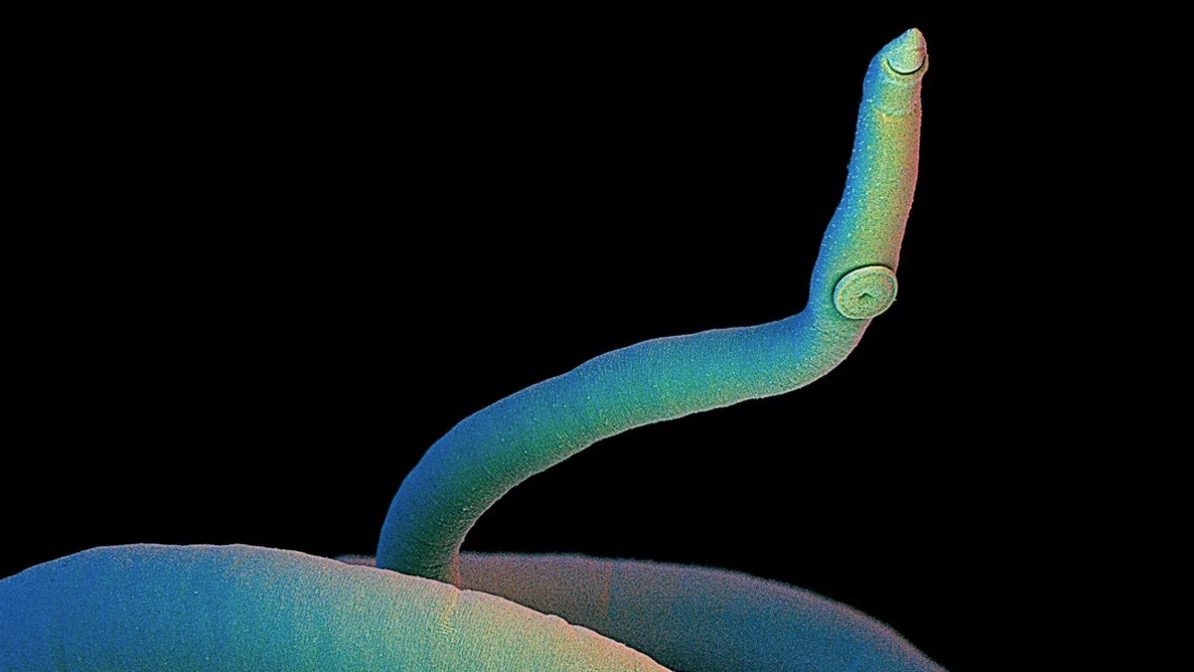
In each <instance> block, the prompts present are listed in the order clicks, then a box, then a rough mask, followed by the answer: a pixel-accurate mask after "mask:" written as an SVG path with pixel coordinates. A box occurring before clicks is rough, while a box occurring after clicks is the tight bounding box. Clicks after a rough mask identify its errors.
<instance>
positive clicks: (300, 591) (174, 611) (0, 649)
mask: <svg viewBox="0 0 1194 672" xmlns="http://www.w3.org/2000/svg"><path fill="white" fill-rule="evenodd" d="M0 670H3V671H4V672H18V671H19V672H43V671H45V672H50V671H55V672H59V671H66V670H70V671H75V670H77V671H79V672H141V671H144V672H158V671H159V670H175V671H178V672H190V671H192V670H194V671H195V672H198V671H200V670H221V671H225V670H227V671H232V670H244V671H245V672H260V671H262V670H288V671H292V672H305V671H308V670H309V671H311V672H317V671H318V672H325V671H328V670H370V671H372V670H378V671H381V670H428V671H430V670H460V671H461V672H509V671H510V670H559V671H560V672H589V671H591V670H611V671H617V672H667V670H666V668H664V667H662V666H660V665H659V664H657V663H655V662H653V661H651V660H650V659H649V658H647V657H646V656H644V655H643V654H641V653H639V652H637V651H634V650H632V649H630V648H629V647H627V646H624V645H622V644H619V643H618V642H615V641H613V640H610V639H607V638H605V637H602V636H601V635H598V634H596V633H594V632H592V631H591V630H588V629H585V628H583V627H577V626H572V625H568V624H567V623H565V622H564V621H563V620H562V619H561V618H559V617H558V616H547V615H544V614H541V613H539V612H536V611H533V610H531V609H529V608H527V607H524V606H521V605H518V604H514V603H513V602H510V601H508V600H506V599H503V598H500V597H497V596H494V595H489V594H486V593H480V592H476V591H470V590H460V589H459V588H456V587H455V586H451V585H448V584H446V583H440V582H438V581H430V580H428V579H423V578H419V577H413V576H404V575H402V574H397V573H395V572H387V571H382V570H378V569H373V568H370V567H354V566H350V565H346V564H344V563H341V562H338V561H336V560H329V559H327V558H317V557H313V556H310V555H306V554H303V553H298V552H296V551H282V550H277V549H271V548H257V547H253V546H156V545H148V544H146V545H137V546H114V547H108V548H97V549H92V550H90V551H84V552H82V553H77V554H75V555H71V556H67V557H65V558H61V559H58V560H55V561H53V562H48V563H45V564H42V565H38V566H36V567H33V568H30V569H27V570H25V571H24V572H21V573H20V574H17V575H16V576H13V577H10V578H8V579H5V580H4V581H0Z"/></svg>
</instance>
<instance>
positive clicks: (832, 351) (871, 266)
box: [377, 29, 928, 583]
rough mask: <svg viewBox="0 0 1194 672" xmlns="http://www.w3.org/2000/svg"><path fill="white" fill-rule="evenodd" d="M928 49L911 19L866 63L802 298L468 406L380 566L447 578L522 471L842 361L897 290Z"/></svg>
mask: <svg viewBox="0 0 1194 672" xmlns="http://www.w3.org/2000/svg"><path fill="white" fill-rule="evenodd" d="M927 59H928V56H927V52H926V50H925V43H924V39H923V37H922V36H921V34H920V32H919V31H917V30H915V29H913V30H910V31H908V32H907V33H905V34H903V35H902V36H900V37H899V38H897V39H896V40H894V41H892V42H891V43H890V44H888V45H887V46H886V47H884V48H883V49H882V50H881V51H880V52H879V53H878V54H877V55H876V56H875V58H874V59H873V60H872V61H871V64H870V68H869V69H868V71H867V74H866V78H865V80H864V84H863V101H862V104H861V106H860V108H859V115H858V126H857V129H856V132H855V140H854V149H853V153H852V154H851V160H850V168H849V176H848V178H847V183H846V188H845V192H844V194H843V196H842V200H841V203H840V204H839V205H838V208H837V210H836V212H835V213H834V216H833V218H832V220H831V221H830V223H829V226H828V228H827V230H826V232H825V235H824V237H823V239H822V242H821V250H820V253H819V255H818V257H817V262H816V265H815V267H814V269H813V277H812V282H811V285H810V289H809V300H808V305H807V306H806V307H805V308H804V310H802V311H801V312H800V313H798V314H796V315H794V316H793V317H790V318H788V319H784V320H779V321H776V322H771V323H768V324H763V325H759V326H755V327H742V328H736V329H719V330H714V331H706V332H702V333H699V334H692V335H688V336H678V337H672V338H661V339H656V340H651V341H646V342H643V343H639V344H637V345H632V346H629V347H626V348H623V349H621V350H616V351H614V352H610V353H607V354H605V355H601V356H599V357H596V358H594V359H592V360H590V361H588V362H585V363H584V364H582V365H580V366H579V367H577V368H576V369H574V370H573V371H571V372H569V373H566V374H564V375H561V376H557V377H555V378H552V379H549V380H546V381H543V382H542V383H539V384H537V385H534V386H532V387H529V388H527V389H525V390H522V391H521V392H518V393H516V394H513V395H511V396H509V397H507V398H505V399H502V400H501V401H498V402H496V403H494V404H493V405H491V406H489V407H487V408H485V409H483V410H481V411H479V412H477V413H475V414H473V415H472V416H470V417H468V418H466V419H465V420H463V421H462V422H460V423H459V424H458V425H456V426H455V427H454V428H452V430H451V431H449V432H448V433H447V434H446V435H444V437H443V438H441V439H440V440H439V441H437V442H436V443H435V444H434V445H432V446H431V448H430V449H429V450H428V451H427V453H426V455H424V457H423V459H422V460H421V461H420V462H419V464H418V465H417V466H416V467H415V469H414V470H413V471H412V472H411V473H410V474H409V475H408V476H407V478H406V479H405V481H403V483H402V486H401V488H400V489H399V491H398V494H397V495H396V496H395V497H394V500H393V502H392V503H391V505H390V510H389V512H388V514H387V516H386V520H385V524H384V525H383V528H382V534H381V539H380V541H379V544H378V553H377V562H378V564H379V566H382V567H385V568H388V569H393V570H395V571H399V572H402V573H404V574H412V575H415V576H426V577H429V578H434V579H439V580H443V581H449V582H452V583H456V582H458V580H459V575H458V568H457V562H458V554H459V550H460V545H461V543H462V542H463V540H464V537H465V535H466V534H467V533H468V531H469V529H470V528H471V527H472V526H473V524H474V523H475V522H476V520H477V518H479V517H480V516H481V514H482V513H484V511H485V510H486V509H487V508H489V507H490V506H491V505H492V504H493V503H494V502H496V501H497V500H498V499H499V498H501V497H502V495H504V494H505V493H506V492H508V491H509V490H510V489H511V488H513V487H514V486H515V485H517V484H518V483H520V482H522V481H523V480H525V479H527V478H529V477H530V476H532V475H534V474H536V473H538V472H540V471H543V470H545V469H547V468H548V467H550V466H552V465H554V464H557V463H559V462H560V461H562V460H564V459H566V458H568V457H570V456H571V455H574V454H576V453H577V452H579V451H581V450H583V449H584V448H586V447H587V446H590V445H592V444H593V443H595V442H596V441H599V440H601V439H603V438H605V437H608V436H612V435H614V434H618V433H620V432H624V431H626V430H628V429H632V428H634V427H639V426H642V425H645V424H648V423H652V422H658V421H661V420H667V419H671V418H678V417H680V416H683V415H687V414H689V413H695V412H698V411H704V410H708V409H712V408H717V407H720V406H726V405H729V404H733V403H736V402H739V401H742V400H745V399H753V398H758V397H765V396H770V395H776V394H782V393H784V392H788V391H791V390H794V389H796V388H798V387H801V386H803V385H806V384H808V383H809V382H811V381H813V380H815V379H817V378H819V377H820V376H823V375H825V374H826V373H828V372H829V371H830V370H831V369H832V368H833V367H834V366H836V365H837V364H838V363H840V362H841V361H842V360H843V359H844V358H845V357H846V355H848V354H849V353H850V351H851V350H852V349H853V348H854V346H855V345H856V344H857V343H858V340H859V339H860V338H861V337H862V334H863V332H864V331H865V330H866V328H867V325H868V324H869V323H870V318H872V317H874V316H875V315H877V314H878V313H880V312H882V311H883V310H885V309H886V308H887V307H888V306H889V305H890V304H891V301H893V300H894V299H895V294H896V285H895V269H896V266H897V264H898V261H899V250H900V242H901V240H902V239H903V233H904V224H905V221H906V220H907V217H908V212H909V209H910V208H911V205H912V194H913V191H914V189H915V186H916V173H917V158H918V151H919V138H920V81H921V77H922V76H923V74H924V72H925V70H926V69H927V66H928V60H927Z"/></svg>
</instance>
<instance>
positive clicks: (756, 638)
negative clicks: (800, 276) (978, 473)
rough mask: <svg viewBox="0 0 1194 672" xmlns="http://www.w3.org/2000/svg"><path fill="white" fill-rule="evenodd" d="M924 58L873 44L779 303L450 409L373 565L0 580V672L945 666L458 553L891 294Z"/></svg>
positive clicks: (846, 335) (663, 595)
mask: <svg viewBox="0 0 1194 672" xmlns="http://www.w3.org/2000/svg"><path fill="white" fill-rule="evenodd" d="M927 64H928V61H927V55H926V52H925V45H924V39H923V37H922V36H921V34H920V33H919V32H918V31H916V30H915V29H914V30H910V31H908V32H907V33H905V34H904V35H902V36H900V37H899V38H897V39H896V40H895V41H893V42H892V43H891V44H889V45H887V46H886V47H884V49H883V50H881V51H880V52H879V54H878V55H876V56H875V58H874V59H873V60H872V62H871V65H870V68H869V70H868V72H867V75H866V79H865V81H864V86H863V102H862V105H861V107H860V110H859V116H858V125H857V130H856V135H855V142H854V150H853V153H852V157H851V162H850V167H849V176H848V179H847V183H846V188H845V192H844V194H843V197H842V200H841V203H840V204H839V206H838V208H837V210H836V212H835V214H834V216H833V218H832V220H831V221H830V223H829V226H828V228H827V230H826V232H825V235H824V238H823V240H822V243H821V248H820V253H819V256H818V258H817V262H816V265H815V268H814V270H813V275H812V279H811V285H810V292H809V300H808V304H807V305H806V306H805V308H804V309H803V310H802V311H801V312H799V313H798V314H796V315H794V316H792V317H789V318H787V319H783V320H778V321H775V322H771V323H768V324H763V325H759V326H754V327H741V328H734V329H719V330H713V331H706V332H702V333H697V334H692V335H688V336H678V337H672V338H661V339H655V340H650V341H646V342H643V343H639V344H637V345H632V346H629V347H626V348H623V349H620V350H616V351H614V352H610V353H607V354H605V355H601V356H599V357H596V358H594V359H592V360H590V361H588V362H585V363H584V364H582V365H580V366H579V367H577V368H576V369H574V370H572V371H570V372H568V373H566V374H564V375H561V376H558V377H555V378H552V379H549V380H546V381H544V382H542V383H539V384H538V385H534V386H532V387H530V388H527V389H526V390H523V391H521V392H519V393H517V394H514V395H512V396H510V397H508V398H506V399H503V400H501V401H498V402H497V403H495V404H493V405H491V406H489V407H487V408H485V409H483V410H481V411H480V412H478V413H475V414H473V415H472V416H470V417H468V418H466V419H465V420H463V421H462V422H461V423H459V424H458V425H457V426H456V427H454V428H453V429H452V430H451V431H450V432H448V434H447V435H445V436H444V437H443V438H441V439H440V440H439V441H437V442H436V443H435V444H434V445H433V446H432V447H431V448H430V449H429V450H428V452H427V454H426V455H425V456H424V458H423V460H422V461H421V462H420V463H419V464H418V465H417V466H416V468H415V469H414V470H413V471H412V472H411V474H410V475H409V476H408V477H407V479H406V480H405V481H404V482H403V484H402V487H401V488H400V489H399V491H398V493H397V495H396V496H395V498H394V500H393V503H392V504H391V506H390V510H389V512H388V515H387V517H386V521H385V524H384V526H383V530H382V534H381V539H380V543H379V547H378V565H379V566H380V567H382V569H377V568H372V567H354V566H349V565H347V564H345V563H341V562H338V561H334V560H328V559H325V558H315V557H312V556H308V555H305V554H302V553H298V552H294V551H282V550H277V549H266V548H256V547H248V546H234V547H214V546H187V547H176V546H152V545H138V546H121V547H109V548H99V549H92V550H90V551H84V552H82V553H78V554H75V555H71V556H68V557H65V558H61V559H59V560H55V561H53V562H49V563H45V564H42V565H38V566H36V567H32V568H30V569H28V570H25V571H24V572H21V573H20V574H17V575H15V576H12V577H9V578H6V579H4V580H2V581H0V672H12V671H16V670H20V671H21V672H41V671H43V670H46V671H49V670H87V671H101V672H102V671H108V670H111V671H117V670H119V671H121V672H136V671H138V670H161V669H170V670H181V671H189V670H274V669H283V670H296V671H300V670H413V671H430V670H435V671H437V672H439V671H447V670H452V671H460V672H470V671H471V672H496V671H499V670H501V671H509V670H533V671H539V670H545V671H546V670H550V671H553V672H555V671H559V672H568V671H571V670H610V671H613V672H618V671H625V672H635V671H638V672H656V671H658V672H666V671H667V669H669V668H671V669H676V670H686V671H687V672H700V671H702V670H717V671H718V672H764V671H766V672H774V671H776V670H814V671H824V672H830V671H835V672H836V671H843V670H850V671H852V672H879V671H883V672H943V671H942V669H941V668H940V667H939V666H937V665H936V664H934V663H933V662H932V661H931V660H929V659H928V658H927V657H925V656H924V655H923V654H921V653H920V652H919V651H917V650H916V649H915V648H914V647H912V646H911V645H910V644H908V643H907V642H906V641H904V640H903V639H902V638H900V637H899V635H898V634H896V633H895V632H893V631H892V630H891V629H890V628H887V627H886V626H883V625H882V624H879V623H877V622H875V621H874V620H873V619H870V618H869V617H866V616H865V615H863V614H860V613H858V612H856V611H853V610H852V609H849V608H848V607H845V606H843V605H839V604H836V603H833V602H831V601H828V600H825V599H823V598H820V597H818V596H816V595H813V594H811V593H808V592H807V591H802V590H799V589H796V588H792V587H789V586H783V585H780V584H775V583H771V582H767V581H762V580H759V579H754V578H751V577H746V576H743V575H740V574H735V573H731V572H725V571H722V570H712V569H703V568H693V567H677V566H670V565H658V564H653V563H645V562H634V561H615V560H597V559H588V558H576V557H563V556H556V557H529V556H475V555H465V556H463V558H462V556H461V554H460V546H461V544H462V542H463V539H464V537H465V535H466V534H467V532H468V531H469V529H470V528H471V527H472V525H473V524H474V523H475V522H476V520H477V519H478V518H479V517H480V516H481V515H482V514H483V513H484V511H485V510H486V509H487V508H488V507H489V506H490V505H492V504H493V503H494V502H495V501H497V500H498V499H499V498H500V497H502V496H503V495H504V494H505V493H506V492H507V491H509V489H510V488H512V487H514V486H515V485H517V484H518V483H520V482H521V481H523V480H525V479H526V478H528V477H530V476H531V475H533V474H535V473H538V472H540V471H543V470H544V469H547V468H548V467H550V466H552V465H553V464H556V463H558V462H560V461H562V460H564V459H567V458H568V457H569V456H571V455H574V454H575V453H576V452H578V451H580V450H582V449H584V448H585V447H587V446H589V445H591V444H593V443H595V442H597V441H599V440H601V439H603V438H606V437H609V436H612V435H614V434H617V433H619V432H623V431H626V430H629V429H632V428H634V427H638V426H642V425H645V424H649V423H653V422H658V421H661V420H667V419H671V418H677V417H681V416H684V415H687V414H690V413H696V412H700V411H704V410H709V409H713V408H718V407H721V406H726V405H729V404H733V403H737V402H738V401H742V400H745V399H753V398H759V397H766V396H771V395H777V394H783V393H785V392H788V391H790V390H794V389H796V388H798V387H801V386H803V385H806V384H808V383H809V382H812V381H813V380H816V379H817V378H819V377H820V376H823V375H825V374H826V373H828V372H829V371H830V370H831V369H832V368H833V367H835V366H836V365H837V364H838V363H840V362H841V361H842V360H843V359H844V358H845V357H846V356H847V355H848V354H849V353H850V352H851V350H852V349H853V348H854V346H855V345H856V344H857V343H858V341H859V339H860V338H861V337H862V335H863V333H864V332H865V330H866V328H867V326H868V325H869V323H870V319H871V318H872V317H873V316H875V315H877V314H879V313H880V312H882V310H884V309H886V308H887V307H888V306H889V305H890V302H891V301H893V300H894V299H895V293H896V283H895V276H894V272H895V270H896V268H897V266H898V262H899V250H900V243H901V240H902V237H903V232H904V223H905V221H906V219H907V216H908V213H909V209H910V207H911V204H912V195H913V190H914V189H915V184H916V173H917V152H918V142H919V131H920V107H919V106H920V80H921V77H922V76H923V74H924V72H925V70H926V68H927ZM391 570H392V571H391ZM453 584H455V585H453ZM460 587H463V588H464V589H463V590H462V589H461V588H460ZM500 596H505V597H508V598H510V600H514V601H516V602H518V604H515V603H514V602H511V601H509V600H507V599H503V597H500ZM528 607H534V608H536V609H538V610H539V611H535V610H532V609H531V608H528ZM547 614H554V615H547ZM560 616H564V617H566V618H568V619H569V620H570V621H572V622H573V623H576V624H578V625H569V624H568V623H566V622H565V621H564V620H562V619H561V618H560ZM580 626H586V627H580ZM588 628H592V630H590V629H588ZM631 647H633V648H631ZM648 656H650V657H653V658H655V660H652V658H649V657H648ZM656 660H658V661H659V662H656ZM660 663H662V664H660ZM664 665H666V666H668V667H664Z"/></svg>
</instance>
